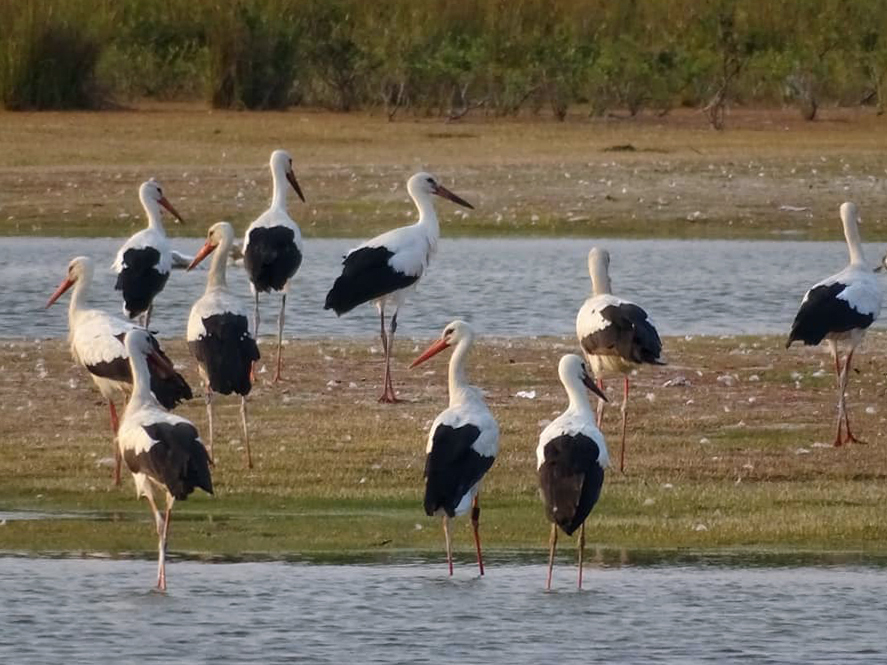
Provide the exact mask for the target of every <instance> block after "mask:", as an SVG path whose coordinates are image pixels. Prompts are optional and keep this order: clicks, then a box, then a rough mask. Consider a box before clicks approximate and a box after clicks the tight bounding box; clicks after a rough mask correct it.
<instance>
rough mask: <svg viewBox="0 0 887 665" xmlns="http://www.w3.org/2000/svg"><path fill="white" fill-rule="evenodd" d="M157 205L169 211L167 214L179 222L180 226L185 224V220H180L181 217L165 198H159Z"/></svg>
mask: <svg viewBox="0 0 887 665" xmlns="http://www.w3.org/2000/svg"><path fill="white" fill-rule="evenodd" d="M157 203H159V204H160V205H162V206H163V207H164V208H166V209H167V210H169V212H170V213H171V214H172V216H173V217H175V218H176V219H177V220H179V222H180V223H181V224H184V223H185V220H184V219H182V216H181V215H180V214H179V212H178V210H176V209H175V208H173V206H172V203H170V202H169V200H167V198H166V197H165V196H161V197H160V199H159V200H158V201H157Z"/></svg>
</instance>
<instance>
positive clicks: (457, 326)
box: [410, 319, 474, 369]
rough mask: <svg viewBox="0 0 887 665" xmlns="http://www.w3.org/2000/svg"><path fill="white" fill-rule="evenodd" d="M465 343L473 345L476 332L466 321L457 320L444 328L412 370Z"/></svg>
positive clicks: (411, 366)
mask: <svg viewBox="0 0 887 665" xmlns="http://www.w3.org/2000/svg"><path fill="white" fill-rule="evenodd" d="M463 341H464V342H465V343H466V344H471V342H473V341H474V330H473V329H472V328H471V326H470V325H468V323H466V322H465V321H462V320H461V319H456V320H455V321H453V322H452V323H450V324H449V325H447V327H446V328H444V330H443V332H442V333H441V335H440V337H439V338H438V339H437V341H436V342H434V343H433V344H432V345H431V346H429V347H428V348H427V349H425V351H423V352H422V354H421V355H420V356H419V357H418V358H416V359H415V360H414V361H413V364H412V365H410V369H412V368H413V367H417V366H419V365H421V364H422V363H424V362H425V361H426V360H428V359H429V358H432V357H433V356H436V355H437V354H438V353H440V352H441V351H443V350H444V349H446V348H447V347H450V346H453V345H454V344H459V342H463Z"/></svg>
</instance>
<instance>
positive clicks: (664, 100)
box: [0, 0, 887, 128]
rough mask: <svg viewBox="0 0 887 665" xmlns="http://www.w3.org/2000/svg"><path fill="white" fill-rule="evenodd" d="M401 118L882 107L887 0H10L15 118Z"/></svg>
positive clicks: (7, 18)
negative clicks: (211, 113)
mask: <svg viewBox="0 0 887 665" xmlns="http://www.w3.org/2000/svg"><path fill="white" fill-rule="evenodd" d="M144 97H149V98H158V99H181V100H194V99H199V98H202V99H205V100H206V101H207V102H208V103H209V104H211V105H212V106H214V107H217V108H243V109H268V108H276V109H280V108H286V107H288V106H292V105H307V106H319V107H325V108H331V109H336V110H340V111H350V110H353V109H357V108H365V109H366V108H369V109H377V110H380V111H383V112H384V113H386V114H387V115H388V117H389V118H391V119H394V118H395V117H397V116H398V114H418V115H423V116H440V117H442V118H445V119H450V120H455V119H458V118H461V117H463V116H465V115H466V114H469V113H473V114H479V113H482V114H485V115H490V116H511V115H516V114H520V113H550V114H552V115H553V116H554V117H556V118H558V119H563V118H564V117H566V115H567V113H569V112H570V111H571V109H573V110H580V109H581V111H582V112H583V113H588V112H590V113H592V114H608V113H618V114H620V115H622V114H624V115H631V116H633V115H635V114H637V113H639V112H641V111H642V110H648V111H651V112H655V113H660V114H665V113H667V112H668V111H669V110H670V109H672V108H674V107H676V106H690V107H696V108H699V109H702V110H704V111H705V113H706V114H707V117H708V119H709V121H710V123H711V125H712V126H714V127H716V128H720V127H721V126H723V122H724V109H725V107H726V106H727V105H728V104H731V103H736V104H749V103H754V104H758V105H760V104H765V105H781V104H787V103H789V104H794V105H797V107H798V109H799V110H800V112H801V113H802V114H803V116H804V117H805V118H807V119H810V120H812V119H814V118H815V117H816V115H817V109H818V108H819V107H820V106H821V105H822V104H840V105H860V104H870V105H873V106H875V107H876V108H877V110H878V112H879V113H881V112H883V109H884V105H885V103H887V99H885V98H887V0H848V1H842V0H782V1H781V2H778V3H773V2H760V1H758V0H622V1H620V2H608V1H607V0H437V1H436V2H434V3H425V2H415V1H414V0H386V1H384V2H376V3H369V2H363V1H361V0H233V1H231V2H228V1H223V0H120V1H118V2H113V1H111V0H0V99H2V102H3V105H4V106H5V107H6V108H8V109H45V108H97V107H104V106H108V105H114V104H125V103H127V102H128V101H130V100H133V99H140V98H144Z"/></svg>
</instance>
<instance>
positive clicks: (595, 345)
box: [576, 247, 665, 473]
mask: <svg viewBox="0 0 887 665" xmlns="http://www.w3.org/2000/svg"><path fill="white" fill-rule="evenodd" d="M609 267H610V253H609V252H607V250H605V249H598V248H597V247H593V248H592V249H591V251H590V252H589V253H588V272H589V275H590V276H591V288H592V296H591V298H588V299H587V300H586V301H585V303H584V304H583V305H582V307H581V308H580V309H579V313H578V314H577V315H576V336H577V337H578V338H579V344H580V346H581V347H582V351H583V352H584V353H585V357H586V358H587V359H588V362H589V364H590V365H591V368H592V370H593V371H594V374H595V376H597V377H598V387H600V388H601V389H603V386H604V381H603V377H604V376H607V375H614V374H615V375H619V374H621V375H622V378H623V392H622V408H621V411H622V436H621V437H620V447H619V471H620V472H622V473H625V428H626V424H627V422H628V375H629V373H630V372H631V371H632V370H633V369H634V368H635V367H639V366H641V365H664V364H665V362H663V361H662V360H661V359H660V356H661V355H662V341H661V340H660V339H659V333H658V332H656V328H655V327H654V326H653V323H652V322H651V321H650V319H649V317H648V316H647V313H646V312H645V311H644V310H643V309H641V308H640V307H638V306H637V305H635V304H634V303H633V302H631V301H629V300H625V299H623V298H619V297H618V296H614V295H613V293H612V291H611V287H610V274H609ZM603 415H604V404H603V402H601V403H599V404H598V411H597V426H598V427H600V426H601V421H602V419H603Z"/></svg>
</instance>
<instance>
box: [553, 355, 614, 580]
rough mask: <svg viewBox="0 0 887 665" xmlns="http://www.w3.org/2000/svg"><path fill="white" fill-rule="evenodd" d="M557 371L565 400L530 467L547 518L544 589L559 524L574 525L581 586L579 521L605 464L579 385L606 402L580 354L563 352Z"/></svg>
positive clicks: (604, 450) (582, 526) (594, 497)
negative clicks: (548, 535)
mask: <svg viewBox="0 0 887 665" xmlns="http://www.w3.org/2000/svg"><path fill="white" fill-rule="evenodd" d="M557 371H558V375H559V376H560V380H561V383H563V384H564V388H565V389H566V391H567V397H568V398H569V400H570V405H569V406H568V407H567V410H566V411H564V412H563V413H562V414H561V415H560V416H558V417H557V418H555V420H553V421H552V422H551V423H550V424H549V425H548V426H547V427H546V428H545V429H544V430H542V434H541V435H540V436H539V445H538V446H537V447H536V469H537V471H538V473H539V486H540V487H541V489H542V499H543V501H544V502H545V510H546V512H547V514H548V519H549V520H550V521H551V540H550V542H549V547H550V551H549V558H548V580H547V582H546V583H545V588H546V589H547V590H550V589H551V572H552V568H553V567H554V552H555V549H556V547H557V530H558V527H560V528H561V529H562V530H563V532H564V533H566V534H567V535H568V536H572V535H573V533H574V532H575V531H576V529H579V584H578V586H579V588H580V589H581V588H582V559H583V554H584V550H585V520H586V518H587V517H588V515H589V513H591V509H592V508H594V505H595V504H596V503H597V500H598V497H600V494H601V487H602V486H603V484H604V469H605V468H606V467H607V464H608V463H609V459H610V457H609V454H608V453H607V444H606V443H605V442H604V436H603V434H601V431H600V430H599V429H598V428H597V424H596V422H595V414H594V411H593V410H592V408H591V405H590V404H589V403H588V396H587V395H586V393H585V388H588V389H589V390H591V391H592V392H593V393H595V394H596V395H597V396H598V397H600V398H601V399H602V400H604V401H606V399H607V398H606V397H605V396H604V393H603V391H602V390H601V389H600V388H599V387H598V386H597V385H595V383H594V376H593V375H592V374H591V373H590V372H589V371H588V369H587V367H586V365H585V363H584V362H582V358H580V357H579V356H577V355H575V354H572V353H570V354H568V355H565V356H564V357H562V358H561V360H560V363H559V364H558V368H557Z"/></svg>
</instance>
